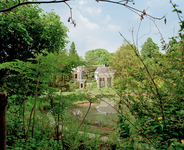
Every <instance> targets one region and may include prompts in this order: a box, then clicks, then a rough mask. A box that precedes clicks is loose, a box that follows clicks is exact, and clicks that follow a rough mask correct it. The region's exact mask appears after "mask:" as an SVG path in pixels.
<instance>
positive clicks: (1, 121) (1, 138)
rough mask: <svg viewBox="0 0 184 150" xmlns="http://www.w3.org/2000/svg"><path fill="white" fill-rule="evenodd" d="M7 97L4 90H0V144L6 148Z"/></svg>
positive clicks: (3, 149) (2, 148) (2, 147)
mask: <svg viewBox="0 0 184 150" xmlns="http://www.w3.org/2000/svg"><path fill="white" fill-rule="evenodd" d="M7 103H8V97H7V95H6V92H0V146H1V150H6V105H7Z"/></svg>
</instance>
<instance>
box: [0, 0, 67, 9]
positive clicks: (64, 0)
mask: <svg viewBox="0 0 184 150" xmlns="http://www.w3.org/2000/svg"><path fill="white" fill-rule="evenodd" d="M66 1H70V0H59V1H56V0H54V1H37V2H30V1H28V2H22V3H20V2H19V3H18V4H16V5H13V6H11V7H9V8H5V9H0V12H6V11H11V10H12V9H14V8H16V7H19V6H21V5H26V4H49V3H65V2H66Z"/></svg>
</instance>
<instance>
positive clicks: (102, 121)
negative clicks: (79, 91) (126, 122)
mask: <svg viewBox="0 0 184 150" xmlns="http://www.w3.org/2000/svg"><path fill="white" fill-rule="evenodd" d="M87 110H88V107H78V108H76V109H74V110H72V113H73V115H74V116H76V117H78V118H79V119H80V120H82V119H83V117H84V116H85V114H86V112H87ZM117 121H118V117H117V113H116V111H115V110H114V109H113V108H112V107H111V106H108V105H107V104H105V103H100V104H98V105H96V106H95V105H94V106H91V108H90V110H89V113H88V115H87V117H86V118H85V123H90V124H98V125H101V126H109V127H111V126H116V124H117Z"/></svg>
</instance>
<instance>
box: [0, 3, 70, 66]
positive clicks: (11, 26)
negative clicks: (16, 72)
mask: <svg viewBox="0 0 184 150" xmlns="http://www.w3.org/2000/svg"><path fill="white" fill-rule="evenodd" d="M13 3H14V1H13V0H9V3H4V2H3V1H1V2H0V6H1V8H3V7H6V5H11V4H13ZM40 14H41V15H40ZM67 32H68V29H67V27H65V26H64V24H63V23H62V22H60V17H59V16H58V15H56V14H55V13H54V12H50V13H46V14H44V13H43V12H42V9H41V8H39V7H38V5H23V6H20V7H17V8H16V9H14V11H11V12H6V13H1V14H0V33H1V35H0V47H1V49H0V63H3V62H9V61H12V60H14V59H19V60H23V61H26V60H27V58H34V57H35V56H36V55H38V54H40V53H45V52H46V51H47V52H58V51H59V49H63V48H64V47H65V45H66V43H67V42H68V41H67V40H66V38H67V37H68V36H67Z"/></svg>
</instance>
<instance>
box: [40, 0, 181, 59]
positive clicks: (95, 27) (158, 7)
mask: <svg viewBox="0 0 184 150" xmlns="http://www.w3.org/2000/svg"><path fill="white" fill-rule="evenodd" d="M169 1H170V0H135V4H134V5H133V4H132V3H129V6H132V7H134V8H136V9H139V10H146V13H147V14H149V15H152V16H154V17H158V18H161V17H163V16H164V15H165V16H166V19H167V23H166V24H165V23H164V20H155V23H156V25H157V27H158V28H159V30H160V32H161V34H162V36H163V37H164V40H165V41H166V42H168V41H169V38H170V37H172V36H176V35H177V34H178V30H179V23H178V22H179V19H178V17H177V14H176V13H175V12H172V10H173V7H172V5H171V4H170V3H169ZM173 3H176V4H177V5H179V9H180V10H182V11H183V12H184V0H173ZM68 4H69V5H70V7H71V8H72V17H73V19H74V20H75V22H76V27H74V25H73V24H71V23H69V22H68V18H69V17H70V9H69V8H68V6H67V5H66V4H64V3H57V4H40V7H41V8H42V9H43V10H44V12H50V11H51V10H52V9H53V11H54V12H56V14H58V15H59V16H60V18H61V19H60V20H61V22H63V23H64V25H65V26H66V27H67V28H68V29H69V33H68V37H69V38H68V40H69V41H70V43H69V44H68V45H67V46H66V48H67V49H69V48H70V45H71V42H72V41H74V43H75V46H76V50H77V52H78V54H79V56H82V57H84V56H85V52H87V51H89V50H93V49H98V48H103V49H106V50H108V51H109V52H110V53H114V52H116V51H117V50H118V48H119V47H120V46H121V45H122V44H123V38H122V37H121V36H120V34H119V32H120V33H121V34H122V35H123V36H124V37H125V38H126V39H127V40H128V41H130V42H131V43H133V42H134V43H135V44H136V43H138V45H137V46H138V49H139V50H141V45H142V44H144V42H145V41H146V40H147V38H148V37H151V38H152V39H153V41H154V42H155V43H156V44H158V46H159V47H160V48H161V43H160V39H161V35H160V34H159V32H158V29H157V27H156V26H155V24H154V23H153V22H152V21H151V20H150V19H149V18H148V17H144V19H143V20H142V21H141V20H140V16H139V15H137V14H136V13H134V12H132V11H130V10H129V9H127V8H125V7H124V6H121V5H117V4H112V3H109V2H96V1H95V0H75V1H73V0H72V1H69V2H68ZM140 22H141V25H140ZM139 25H140V28H139ZM138 29H139V30H138ZM138 31H139V32H138ZM132 33H133V34H132Z"/></svg>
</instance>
